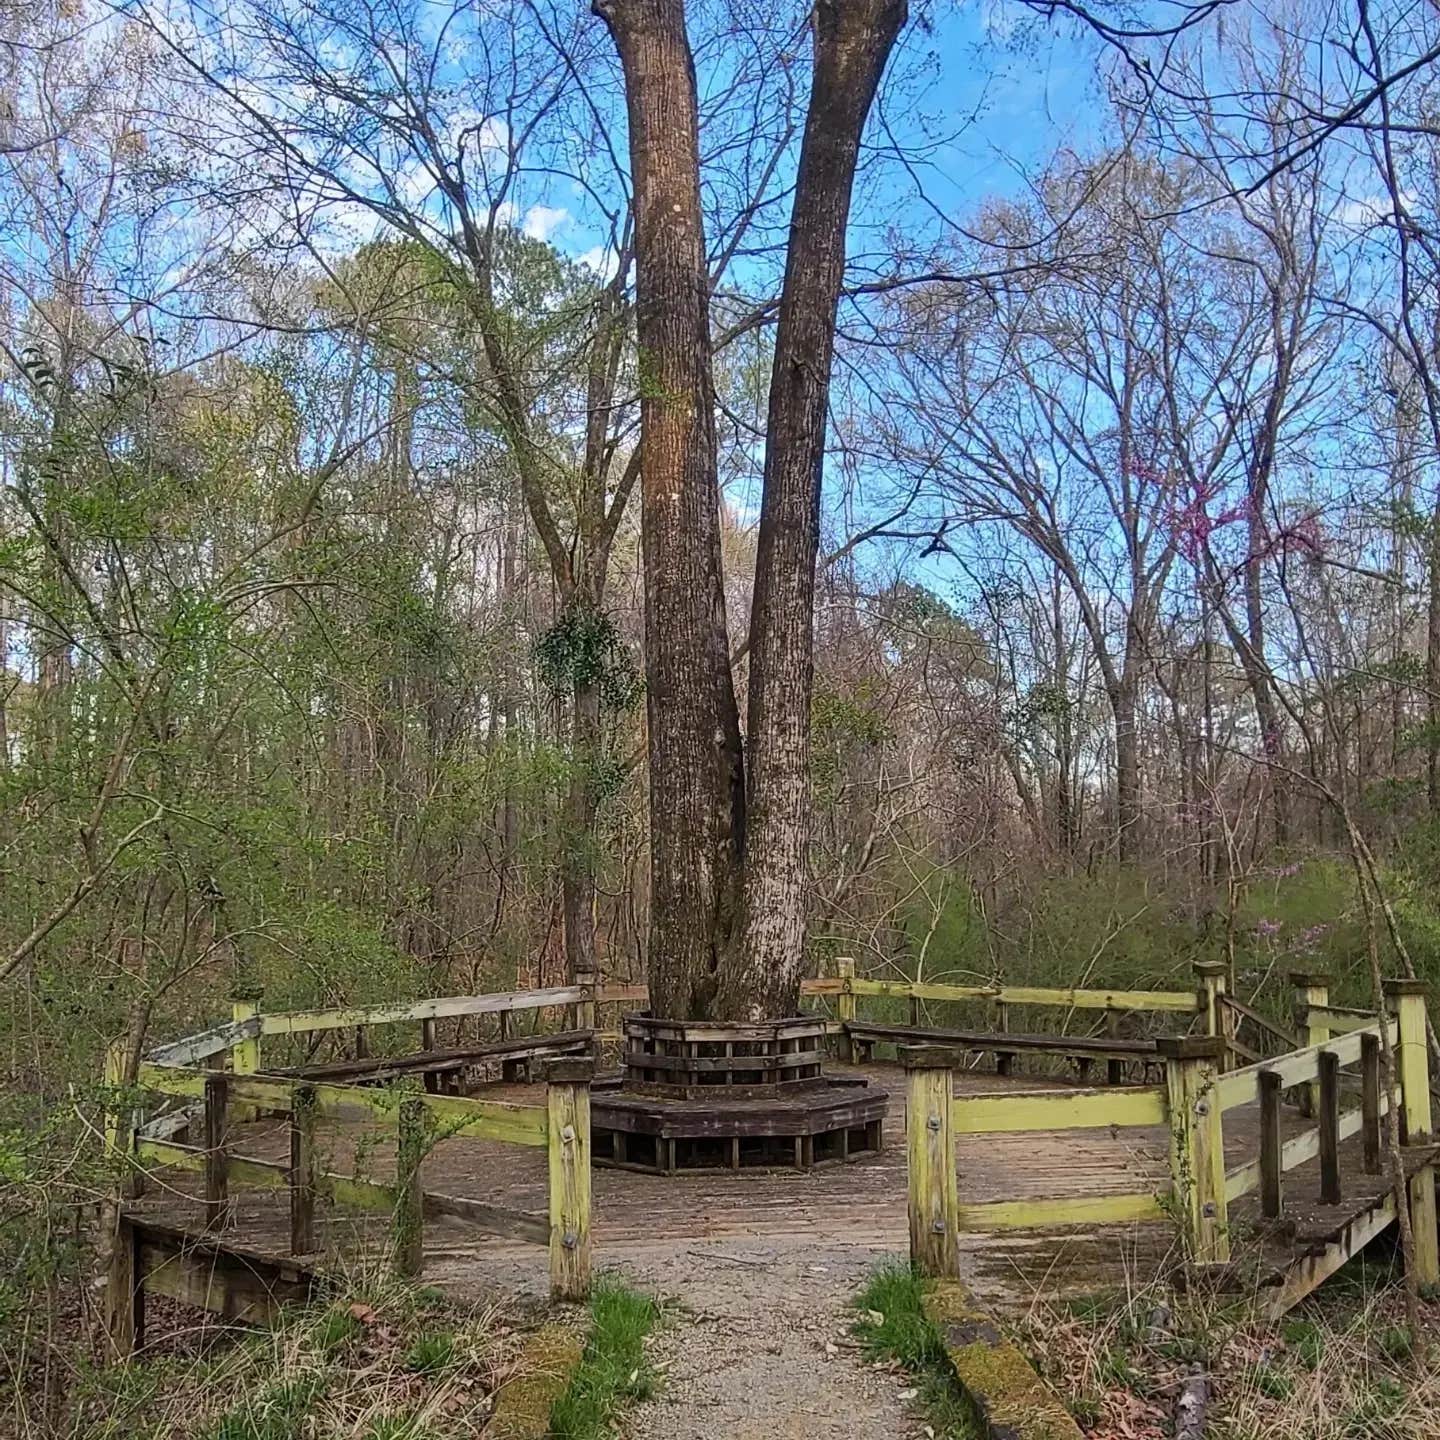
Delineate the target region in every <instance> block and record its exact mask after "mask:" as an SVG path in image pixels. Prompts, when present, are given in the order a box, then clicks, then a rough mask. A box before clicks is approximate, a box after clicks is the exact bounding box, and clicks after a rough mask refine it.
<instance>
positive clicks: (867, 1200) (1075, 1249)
mask: <svg viewBox="0 0 1440 1440" xmlns="http://www.w3.org/2000/svg"><path fill="white" fill-rule="evenodd" d="M830 1070H831V1073H834V1074H853V1075H863V1076H865V1078H867V1079H868V1080H869V1081H870V1083H871V1084H872V1085H874V1086H878V1087H881V1088H884V1089H885V1090H887V1091H888V1092H889V1093H890V1096H891V1104H890V1113H889V1115H888V1117H887V1119H886V1121H885V1132H884V1142H885V1143H884V1146H883V1149H882V1150H881V1152H880V1153H879V1154H877V1155H873V1156H867V1157H865V1158H863V1159H860V1160H857V1161H854V1162H851V1163H849V1164H845V1165H834V1166H828V1167H825V1168H823V1169H816V1170H813V1171H810V1172H797V1171H794V1170H790V1169H776V1170H742V1171H739V1172H732V1171H728V1170H720V1169H717V1170H714V1171H701V1172H689V1173H684V1174H680V1175H676V1176H671V1177H662V1176H656V1175H647V1174H640V1173H634V1172H630V1171H624V1170H608V1169H599V1168H597V1169H595V1171H594V1174H593V1185H594V1208H595V1228H594V1247H595V1249H594V1253H595V1259H596V1263H597V1264H598V1265H599V1266H600V1267H602V1268H610V1267H615V1268H620V1269H627V1268H628V1269H634V1270H637V1271H642V1272H653V1271H654V1270H655V1269H656V1268H657V1266H659V1267H661V1268H664V1267H665V1266H666V1265H667V1264H669V1263H671V1262H675V1261H677V1260H678V1259H680V1257H683V1255H684V1254H685V1253H686V1252H688V1251H693V1250H696V1249H700V1250H704V1251H705V1252H706V1253H710V1252H712V1251H715V1250H719V1251H721V1252H733V1253H734V1254H735V1255H736V1256H737V1260H736V1263H743V1264H760V1263H784V1264H790V1263H795V1264H800V1265H802V1266H803V1265H805V1264H810V1265H814V1266H822V1265H825V1264H826V1263H827V1260H829V1259H833V1258H835V1257H836V1256H840V1255H844V1256H846V1257H848V1258H849V1259H850V1260H853V1259H854V1258H855V1257H856V1255H857V1253H858V1252H864V1253H870V1254H874V1255H875V1256H876V1257H879V1256H880V1255H886V1254H889V1255H894V1256H902V1255H904V1254H905V1253H906V1235H907V1232H906V1174H905V1147H904V1131H905V1115H904V1079H903V1074H902V1072H901V1071H900V1070H899V1069H898V1068H896V1067H894V1066H891V1065H883V1064H874V1065H867V1066H864V1067H845V1066H832V1067H830ZM1052 1085H1053V1086H1055V1087H1056V1088H1066V1087H1064V1086H1062V1085H1060V1084H1059V1082H1055V1081H1047V1080H1044V1079H1041V1078H1038V1077H1036V1076H1033V1075H1030V1076H1024V1075H1021V1076H1012V1077H1001V1076H998V1075H996V1074H994V1073H993V1072H989V1071H967V1072H964V1073H963V1074H961V1075H960V1076H959V1077H958V1078H957V1082H956V1093H957V1094H978V1093H1002V1092H1006V1091H1015V1090H1036V1089H1042V1088H1049V1087H1050V1086H1052ZM484 1094H485V1098H487V1099H488V1098H493V1099H502V1100H515V1101H522V1102H526V1103H531V1104H534V1103H541V1104H543V1102H544V1096H543V1089H542V1087H540V1086H527V1085H516V1084H510V1085H492V1086H487V1087H486V1089H485V1092H484ZM1309 1123H1310V1122H1306V1121H1303V1120H1302V1119H1301V1118H1300V1117H1299V1116H1298V1115H1297V1114H1295V1113H1293V1112H1291V1111H1289V1110H1288V1109H1287V1110H1286V1112H1285V1126H1286V1132H1287V1134H1288V1133H1290V1128H1291V1127H1292V1126H1293V1128H1294V1130H1295V1131H1299V1130H1301V1129H1304V1128H1306V1126H1307V1125H1308V1124H1309ZM1257 1135H1258V1116H1257V1114H1256V1113H1255V1107H1253V1106H1251V1107H1245V1108H1242V1109H1239V1110H1236V1111H1232V1112H1231V1113H1229V1114H1227V1116H1226V1151H1227V1162H1228V1164H1229V1165H1231V1166H1234V1165H1237V1164H1240V1163H1242V1162H1243V1161H1245V1160H1248V1159H1251V1158H1253V1156H1254V1155H1255V1153H1256V1144H1257ZM231 1146H232V1149H233V1151H234V1152H235V1153H237V1154H240V1155H245V1156H251V1157H254V1158H259V1159H266V1160H280V1161H283V1160H284V1159H285V1158H286V1157H287V1155H288V1149H287V1146H288V1138H287V1130H286V1127H285V1125H284V1124H283V1123H282V1122H280V1121H266V1120H261V1121H256V1122H252V1123H249V1124H245V1125H241V1126H238V1127H236V1128H235V1129H234V1130H232V1132H231ZM318 1147H319V1149H320V1150H321V1152H322V1154H323V1155H324V1164H325V1165H326V1167H327V1168H330V1169H333V1170H337V1171H341V1172H345V1173H356V1174H358V1175H360V1176H362V1177H364V1178H370V1179H376V1180H382V1181H383V1180H388V1179H390V1178H391V1177H392V1176H393V1174H394V1148H393V1145H392V1144H391V1143H390V1140H389V1139H388V1138H387V1137H386V1136H385V1135H384V1134H382V1133H381V1132H379V1131H378V1130H377V1131H375V1132H374V1133H373V1134H367V1133H366V1132H365V1130H364V1129H363V1128H362V1127H361V1126H359V1125H358V1124H357V1125H355V1126H353V1127H350V1128H346V1129H343V1130H342V1129H340V1128H337V1127H327V1128H326V1129H325V1130H324V1131H322V1132H321V1136H320V1139H319V1141H318ZM956 1154H957V1161H958V1167H959V1190H960V1202H961V1205H962V1206H964V1205H966V1204H980V1203H985V1202H990V1201H1017V1200H1020V1201H1023V1200H1027V1199H1045V1198H1059V1197H1081V1196H1084V1197H1103V1196H1107V1195H1124V1194H1127V1193H1133V1192H1136V1191H1144V1190H1147V1189H1154V1190H1155V1191H1157V1192H1158V1191H1160V1190H1162V1189H1164V1188H1166V1187H1167V1186H1168V1182H1169V1172H1168V1136H1167V1132H1166V1131H1165V1130H1164V1129H1163V1128H1155V1129H1127V1130H1107V1129H1098V1130H1097V1129H1091V1130H1070V1131H1059V1132H1041V1133H1028V1134H1014V1135H1006V1134H993V1135H969V1136H963V1137H961V1138H960V1139H958V1140H957V1143H956ZM1357 1172H1358V1163H1357V1165H1347V1167H1346V1174H1347V1188H1348V1189H1349V1192H1350V1194H1349V1195H1347V1200H1348V1199H1350V1195H1353V1194H1355V1193H1358V1190H1357V1189H1356V1188H1355V1187H1353V1186H1351V1184H1350V1179H1351V1177H1352V1176H1354V1175H1356V1174H1357ZM1365 1179H1366V1183H1367V1184H1370V1183H1372V1182H1371V1178H1370V1177H1365ZM1316 1183H1317V1185H1318V1182H1316ZM1374 1183H1375V1184H1376V1187H1377V1189H1378V1188H1383V1187H1380V1186H1378V1182H1374ZM424 1184H425V1188H426V1189H427V1190H434V1191H440V1192H443V1193H445V1194H449V1195H455V1196H463V1197H467V1198H473V1199H476V1200H481V1201H488V1202H491V1203H497V1204H502V1205H506V1206H511V1207H518V1208H520V1209H523V1210H529V1211H535V1212H538V1213H539V1214H540V1215H542V1216H543V1214H544V1211H545V1207H546V1159H545V1152H544V1151H543V1150H540V1149H533V1150H525V1149H520V1148H518V1147H513V1146H502V1145H498V1144H495V1143H492V1142H488V1141H483V1140H471V1139H463V1138H460V1139H446V1140H443V1141H441V1142H440V1143H439V1144H438V1145H437V1146H436V1148H435V1149H434V1150H433V1151H432V1152H431V1154H430V1155H429V1157H428V1158H427V1160H426V1162H425V1165H424ZM201 1185H202V1181H201V1177H199V1176H198V1175H194V1174H188V1173H181V1172H174V1171H165V1172H156V1173H155V1174H154V1175H153V1176H152V1178H151V1180H150V1182H149V1183H148V1185H147V1189H146V1194H145V1196H144V1198H142V1199H141V1200H139V1201H138V1202H136V1204H135V1206H134V1207H133V1208H134V1209H135V1210H136V1211H137V1212H138V1213H139V1214H141V1215H143V1216H148V1217H151V1218H155V1219H158V1220H162V1221H165V1222H167V1223H171V1224H181V1223H183V1224H188V1225H192V1226H194V1227H195V1228H197V1229H198V1228H199V1227H200V1225H201V1223H202V1222H201V1212H200V1202H199V1196H200V1191H201ZM1310 1185H1311V1181H1310V1180H1309V1178H1307V1171H1306V1170H1304V1169H1302V1170H1297V1171H1295V1172H1292V1174H1291V1175H1289V1176H1287V1197H1288V1196H1291V1195H1293V1196H1294V1197H1295V1198H1296V1200H1297V1201H1299V1200H1300V1199H1301V1197H1302V1196H1309V1194H1310ZM234 1198H235V1202H236V1228H235V1231H234V1234H235V1236H236V1238H237V1239H238V1240H240V1241H243V1243H245V1244H246V1245H249V1246H251V1247H255V1248H261V1249H270V1250H274V1251H275V1252H277V1253H283V1251H284V1249H285V1247H286V1246H287V1245H288V1237H289V1219H288V1211H287V1207H286V1199H285V1196H284V1195H283V1194H276V1193H268V1194H267V1193H260V1192H253V1191H250V1192H247V1191H245V1190H244V1189H241V1188H239V1187H237V1188H236V1190H235V1191H234ZM1308 1208H1313V1207H1308ZM1346 1208H1347V1209H1353V1201H1352V1202H1351V1203H1350V1204H1348V1205H1347V1207H1346ZM320 1227H321V1235H322V1237H323V1243H324V1244H325V1246H326V1248H327V1249H330V1250H332V1251H335V1252H336V1253H337V1254H341V1255H345V1254H349V1255H351V1256H354V1255H355V1253H356V1250H357V1247H363V1248H364V1249H365V1250H367V1251H368V1252H369V1253H371V1254H374V1253H376V1252H377V1251H378V1250H379V1248H380V1247H381V1246H382V1245H383V1244H384V1241H385V1235H386V1232H385V1227H384V1223H383V1219H382V1220H376V1219H374V1218H371V1219H368V1220H367V1219H366V1218H364V1217H361V1216H358V1215H347V1214H344V1213H339V1212H329V1211H325V1210H323V1209H322V1212H321V1217H320ZM1175 1243H1176V1242H1175V1231H1174V1228H1173V1227H1172V1226H1171V1225H1170V1224H1169V1223H1168V1222H1162V1223H1143V1224H1138V1223H1137V1224H1129V1225H1125V1226H1100V1227H1086V1228H1084V1229H1079V1228H1075V1229H1066V1230H1057V1231H1049V1232H1044V1231H1035V1230H1010V1231H1005V1230H1002V1231H991V1232H986V1233H974V1232H971V1233H968V1234H966V1235H965V1236H964V1237H963V1239H962V1264H963V1267H964V1270H965V1278H966V1279H967V1281H968V1282H969V1283H970V1285H971V1287H972V1288H973V1289H974V1290H975V1291H976V1293H977V1294H979V1295H980V1296H981V1297H982V1298H983V1299H986V1300H989V1301H992V1302H993V1303H996V1304H999V1305H1002V1306H1006V1307H1010V1308H1015V1307H1024V1306H1025V1305H1027V1304H1028V1303H1030V1302H1031V1301H1032V1300H1033V1299H1034V1298H1035V1297H1036V1296H1039V1295H1043V1296H1047V1297H1056V1296H1062V1295H1076V1294H1083V1293H1091V1292H1095V1291H1099V1290H1108V1289H1112V1288H1115V1287H1119V1286H1133V1285H1134V1284H1136V1283H1137V1282H1138V1283H1142V1284H1143V1283H1144V1282H1146V1281H1147V1280H1149V1279H1150V1278H1151V1277H1153V1276H1154V1275H1155V1274H1156V1273H1157V1271H1159V1270H1160V1269H1161V1268H1162V1267H1164V1266H1165V1265H1166V1262H1167V1259H1169V1258H1171V1257H1172V1256H1173V1251H1174V1246H1175ZM746 1255H749V1256H752V1257H753V1256H759V1257H761V1258H759V1259H755V1258H751V1259H745V1258H743V1257H745V1256H746ZM424 1279H425V1281H426V1282H427V1283H430V1284H434V1285H437V1286H439V1287H441V1288H444V1289H447V1290H451V1291H453V1292H456V1293H458V1294H463V1295H465V1296H466V1297H467V1298H470V1299H475V1298H479V1297H480V1296H482V1295H485V1294H495V1293H511V1294H520V1295H533V1296H541V1295H543V1294H544V1293H545V1286H546V1254H545V1250H544V1248H543V1247H539V1246H535V1245H530V1244H524V1243H521V1242H519V1241H512V1240H508V1239H502V1238H495V1237H490V1236H486V1235H482V1234H481V1233H479V1232H478V1231H477V1230H476V1229H475V1227H474V1226H472V1225H469V1224H465V1223H463V1222H460V1221H456V1220H452V1219H448V1218H437V1219H433V1220H427V1222H426V1230H425V1269H424Z"/></svg>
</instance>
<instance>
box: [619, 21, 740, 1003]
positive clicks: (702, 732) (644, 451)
mask: <svg viewBox="0 0 1440 1440" xmlns="http://www.w3.org/2000/svg"><path fill="white" fill-rule="evenodd" d="M594 9H595V12H596V13H597V14H598V15H599V16H600V17H601V18H602V19H603V20H604V21H605V23H606V25H607V26H608V27H609V29H610V33H611V35H612V37H613V38H614V41H615V47H616V49H617V51H618V52H619V55H620V63H621V67H622V69H623V70H624V74H625V93H626V104H627V110H628V115H629V128H630V166H631V178H632V182H633V184H634V191H635V200H634V209H635V280H636V285H635V288H636V331H637V339H638V345H639V356H640V371H641V374H640V382H641V400H640V451H641V460H640V463H641V476H640V497H641V511H640V513H641V528H642V531H643V551H644V562H645V672H646V682H647V690H646V718H647V722H648V730H649V736H648V744H649V771H650V937H649V972H650V975H649V978H650V1005H651V1009H652V1010H653V1011H654V1012H655V1013H656V1014H657V1015H670V1016H679V1017H685V1016H690V1017H696V1018H701V1017H705V1016H707V1015H711V1014H712V1013H714V1012H713V1006H714V998H715V993H716V989H717V983H718V980H717V976H718V971H719V968H720V963H721V959H722V956H723V955H724V953H725V951H726V950H727V948H728V947H729V945H730V943H731V937H732V935H733V932H734V928H735V918H736V913H737V910H738V902H739V856H740V847H741V845H742V843H743V836H742V833H741V823H742V817H743V788H742V787H743V779H742V767H741V755H740V721H739V712H738V710H737V707H736V703H735V691H734V686H733V684H732V681H731V677H730V657H729V642H728V631H727V627H726V622H725V595H724V590H723V588H722V584H721V573H720V516H719V482H718V477H717V473H716V453H715V419H714V394H713V389H714V387H713V381H712V366H711V352H710V306H709V298H710V282H709V275H708V272H707V269H706V261H705V235H704V223H703V214H702V211H701V205H700V149H699V116H698V113H697V106H696V98H695V72H694V66H693V63H692V60H691V55H690V46H689V42H688V39H687V37H686V33H685V9H684V4H683V0H597V3H596V4H595V6H594Z"/></svg>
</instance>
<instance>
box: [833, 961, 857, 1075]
mask: <svg viewBox="0 0 1440 1440" xmlns="http://www.w3.org/2000/svg"><path fill="white" fill-rule="evenodd" d="M835 972H836V974H837V975H838V976H839V977H840V983H841V985H842V986H843V987H844V988H843V989H842V990H841V991H840V993H839V994H838V995H837V996H836V997H835V1018H836V1019H837V1020H839V1022H840V1036H839V1051H840V1059H841V1060H842V1061H844V1063H845V1064H847V1065H853V1064H854V1063H855V1046H854V1044H853V1043H852V1041H851V1039H850V1032H849V1031H848V1030H847V1029H846V1028H845V1027H846V1026H847V1025H849V1024H851V1023H852V1022H853V1021H854V1019H855V992H854V990H853V989H851V982H852V981H853V980H854V979H855V961H854V960H853V959H851V957H850V956H848V955H842V956H841V957H840V958H839V959H838V960H837V961H836V962H835Z"/></svg>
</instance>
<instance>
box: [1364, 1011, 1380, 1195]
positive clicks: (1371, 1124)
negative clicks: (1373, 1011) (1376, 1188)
mask: <svg viewBox="0 0 1440 1440" xmlns="http://www.w3.org/2000/svg"><path fill="white" fill-rule="evenodd" d="M1380 1059H1381V1051H1380V1037H1379V1036H1378V1035H1362V1036H1361V1037H1360V1117H1361V1118H1360V1132H1361V1144H1362V1147H1363V1153H1364V1166H1365V1173H1366V1174H1367V1175H1378V1174H1379V1173H1380V1070H1381V1066H1380Z"/></svg>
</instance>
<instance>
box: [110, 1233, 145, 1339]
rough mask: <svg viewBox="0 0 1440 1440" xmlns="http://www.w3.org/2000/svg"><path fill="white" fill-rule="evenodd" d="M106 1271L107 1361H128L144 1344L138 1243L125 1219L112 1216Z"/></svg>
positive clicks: (143, 1316) (142, 1298) (142, 1294)
mask: <svg viewBox="0 0 1440 1440" xmlns="http://www.w3.org/2000/svg"><path fill="white" fill-rule="evenodd" d="M114 1225H115V1233H114V1235H113V1237H112V1241H111V1250H110V1260H109V1270H108V1273H107V1275H106V1277H105V1306H104V1309H105V1317H104V1318H105V1333H106V1336H107V1337H108V1340H109V1354H108V1356H107V1360H111V1361H113V1360H128V1359H129V1358H130V1357H131V1356H132V1355H133V1354H134V1353H135V1352H136V1350H138V1349H139V1348H140V1347H141V1346H143V1345H144V1343H145V1289H144V1285H143V1281H142V1278H141V1275H140V1265H139V1260H140V1256H139V1253H138V1252H139V1248H140V1247H139V1244H138V1243H137V1241H136V1238H135V1227H134V1225H133V1224H132V1223H131V1221H130V1220H129V1218H128V1217H127V1216H125V1215H124V1214H123V1213H117V1214H116V1215H115V1216H114Z"/></svg>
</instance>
